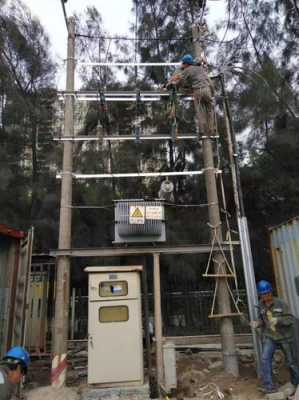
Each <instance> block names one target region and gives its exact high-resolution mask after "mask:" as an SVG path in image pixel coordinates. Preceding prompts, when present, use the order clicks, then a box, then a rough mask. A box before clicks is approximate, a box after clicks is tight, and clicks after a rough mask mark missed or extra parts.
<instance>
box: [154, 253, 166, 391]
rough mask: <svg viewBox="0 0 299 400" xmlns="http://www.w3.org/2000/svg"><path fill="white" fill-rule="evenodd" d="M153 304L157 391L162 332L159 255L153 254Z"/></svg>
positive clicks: (161, 374) (161, 358)
mask: <svg viewBox="0 0 299 400" xmlns="http://www.w3.org/2000/svg"><path fill="white" fill-rule="evenodd" d="M153 260H154V304H155V339H156V368H157V389H158V392H159V393H160V388H161V386H162V385H163V377H164V373H163V332H162V310H161V278H160V254H159V253H154V255H153Z"/></svg>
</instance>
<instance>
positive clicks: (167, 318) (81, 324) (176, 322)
mask: <svg viewBox="0 0 299 400" xmlns="http://www.w3.org/2000/svg"><path fill="white" fill-rule="evenodd" d="M213 293H214V292H213V291H212V290H208V291H188V292H182V291H177V292H175V291H171V292H164V293H162V294H161V304H162V316H163V335H165V336H189V335H190V336H191V335H212V334H217V333H219V321H218V320H215V319H211V318H209V314H210V312H211V307H212V302H213ZM235 294H236V293H235ZM238 295H239V299H240V303H239V306H240V308H241V310H242V312H243V313H244V314H245V315H247V300H246V291H245V290H241V291H240V292H239V293H238ZM148 297H149V311H150V319H151V321H153V320H154V298H153V294H152V293H149V295H148ZM236 297H237V294H236ZM234 327H235V332H236V333H247V332H250V328H249V326H248V324H246V323H245V324H244V322H243V320H242V319H241V318H240V317H236V318H234ZM72 329H73V337H74V339H86V338H87V332H88V296H76V299H75V318H74V326H73V327H71V330H72Z"/></svg>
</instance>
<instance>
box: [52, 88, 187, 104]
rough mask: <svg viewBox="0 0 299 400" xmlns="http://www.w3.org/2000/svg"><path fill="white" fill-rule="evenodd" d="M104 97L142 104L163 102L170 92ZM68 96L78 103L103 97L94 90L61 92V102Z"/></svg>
mask: <svg viewBox="0 0 299 400" xmlns="http://www.w3.org/2000/svg"><path fill="white" fill-rule="evenodd" d="M103 95H104V96H105V101H106V102H110V101H119V102H120V101H132V102H136V101H137V100H138V101H140V102H145V101H161V99H163V98H167V97H169V92H167V91H163V90H157V91H140V95H139V97H138V98H137V96H136V92H134V91H104V92H103ZM67 96H73V97H74V98H75V99H76V100H77V101H101V96H100V94H99V92H96V91H94V90H92V91H73V92H66V91H59V92H58V98H59V100H64V98H65V97H67ZM177 96H178V97H181V98H184V100H187V101H191V100H192V99H193V97H192V96H191V93H190V95H188V96H186V94H183V93H177Z"/></svg>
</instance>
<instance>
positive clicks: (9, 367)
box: [0, 347, 30, 400]
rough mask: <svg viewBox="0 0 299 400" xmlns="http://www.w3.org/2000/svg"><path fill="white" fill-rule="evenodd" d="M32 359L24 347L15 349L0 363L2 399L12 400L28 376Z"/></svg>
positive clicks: (0, 395)
mask: <svg viewBox="0 0 299 400" xmlns="http://www.w3.org/2000/svg"><path fill="white" fill-rule="evenodd" d="M29 362H30V357H29V354H28V352H27V351H26V350H25V349H24V348H23V347H13V348H12V349H10V350H9V351H8V352H7V353H6V355H5V357H4V358H3V360H2V361H1V362H0V399H1V400H10V399H12V396H13V395H14V392H15V391H16V388H17V385H18V384H19V383H20V382H21V381H22V379H23V376H24V375H26V373H27V369H28V365H29Z"/></svg>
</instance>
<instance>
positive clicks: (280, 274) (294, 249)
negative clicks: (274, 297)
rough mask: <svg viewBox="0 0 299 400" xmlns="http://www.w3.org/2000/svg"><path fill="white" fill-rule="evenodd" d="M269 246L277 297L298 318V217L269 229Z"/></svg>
mask: <svg viewBox="0 0 299 400" xmlns="http://www.w3.org/2000/svg"><path fill="white" fill-rule="evenodd" d="M270 244H271V252H272V260H273V267H274V274H275V279H276V286H277V291H278V295H279V296H280V297H282V298H283V299H284V300H285V301H286V302H287V303H288V305H289V307H290V310H291V312H292V314H294V315H295V316H296V318H299V297H298V295H297V292H296V287H295V277H296V276H298V275H299V217H296V218H294V219H292V220H290V221H287V222H286V223H283V224H281V225H278V226H276V227H273V228H271V229H270Z"/></svg>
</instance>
